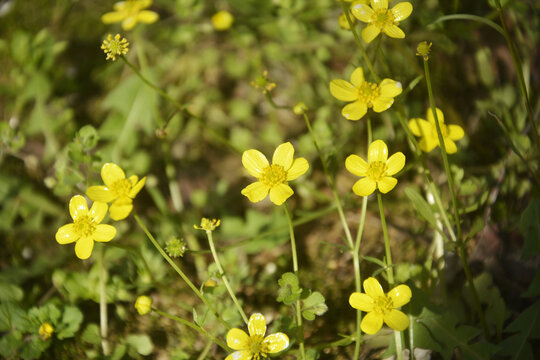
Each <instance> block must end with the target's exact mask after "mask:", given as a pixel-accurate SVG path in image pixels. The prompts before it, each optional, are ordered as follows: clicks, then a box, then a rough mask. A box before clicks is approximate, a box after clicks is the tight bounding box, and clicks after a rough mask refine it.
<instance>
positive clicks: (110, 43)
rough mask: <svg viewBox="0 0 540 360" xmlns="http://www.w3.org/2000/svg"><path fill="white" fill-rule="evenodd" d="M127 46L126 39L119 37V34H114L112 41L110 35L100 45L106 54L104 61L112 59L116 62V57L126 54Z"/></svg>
mask: <svg viewBox="0 0 540 360" xmlns="http://www.w3.org/2000/svg"><path fill="white" fill-rule="evenodd" d="M128 46H129V43H128V41H127V40H126V38H123V37H121V36H120V34H116V35H115V37H114V39H113V37H112V35H111V34H109V36H107V40H103V43H102V44H101V48H102V49H103V52H104V53H105V54H107V59H106V60H109V59H112V61H116V55H124V54H127V52H128V50H129V48H128Z"/></svg>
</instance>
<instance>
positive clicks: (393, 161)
mask: <svg viewBox="0 0 540 360" xmlns="http://www.w3.org/2000/svg"><path fill="white" fill-rule="evenodd" d="M403 166H405V155H403V153H402V152H397V153H395V154H394V155H392V156H390V158H388V147H387V146H386V144H385V143H384V141H382V140H375V141H374V142H372V143H371V145H369V149H368V162H365V161H364V159H362V158H361V157H360V156H357V155H349V156H348V157H347V159H345V167H346V168H347V170H349V171H350V172H351V173H353V174H354V175H356V176H361V177H362V179H360V180H358V181H357V182H356V183H355V184H354V185H353V191H354V193H355V194H356V195H358V196H368V195H370V194H371V193H373V192H374V191H375V189H379V191H380V192H382V193H383V194H386V193H387V192H389V191H390V190H392V189H393V188H394V186H396V184H397V179H396V178H394V177H392V175H394V174H396V173H398V172H399V171H400V170H401V169H403Z"/></svg>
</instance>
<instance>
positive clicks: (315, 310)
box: [302, 291, 328, 320]
mask: <svg viewBox="0 0 540 360" xmlns="http://www.w3.org/2000/svg"><path fill="white" fill-rule="evenodd" d="M327 311H328V306H326V304H325V300H324V296H323V295H322V294H321V293H320V292H318V291H314V292H312V293H311V292H310V294H309V295H308V296H307V297H305V298H304V299H302V316H303V317H304V319H306V320H315V316H321V315H323V314H324V313H325V312H327Z"/></svg>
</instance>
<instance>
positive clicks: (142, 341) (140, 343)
mask: <svg viewBox="0 0 540 360" xmlns="http://www.w3.org/2000/svg"><path fill="white" fill-rule="evenodd" d="M126 343H127V344H129V346H131V347H133V348H135V350H136V351H137V352H138V353H139V354H141V355H143V356H146V355H150V354H151V353H152V350H153V349H154V344H152V340H150V337H149V336H148V335H146V334H131V335H128V336H127V338H126Z"/></svg>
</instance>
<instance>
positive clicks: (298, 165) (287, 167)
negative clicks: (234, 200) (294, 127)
mask: <svg viewBox="0 0 540 360" xmlns="http://www.w3.org/2000/svg"><path fill="white" fill-rule="evenodd" d="M293 157H294V147H293V146H292V144H291V143H290V142H287V143H284V144H281V145H279V146H278V147H277V148H276V150H275V151H274V156H273V157H272V165H270V164H269V163H268V160H267V159H266V156H264V154H263V153H261V152H260V151H258V150H255V149H251V150H247V151H244V153H243V154H242V164H243V165H244V167H245V168H246V169H247V171H248V172H249V173H250V174H251V175H252V176H255V177H256V178H257V180H258V181H257V182H254V183H253V184H250V185H248V186H247V187H245V188H244V189H243V190H242V195H245V196H247V197H248V199H249V200H250V201H251V202H259V201H261V200H263V199H264V198H265V197H266V195H268V194H270V201H272V202H273V203H274V204H276V205H281V204H283V203H284V202H285V200H287V199H288V198H289V197H290V196H291V195H292V194H294V191H293V189H291V187H290V186H289V185H288V184H287V182H288V181H291V180H294V179H296V178H298V177H299V176H301V175H303V174H304V173H305V172H306V171H307V170H308V169H309V164H308V161H307V160H306V159H305V158H298V159H293Z"/></svg>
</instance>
